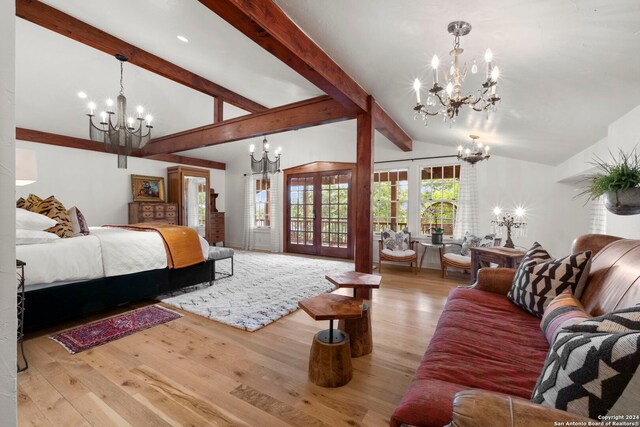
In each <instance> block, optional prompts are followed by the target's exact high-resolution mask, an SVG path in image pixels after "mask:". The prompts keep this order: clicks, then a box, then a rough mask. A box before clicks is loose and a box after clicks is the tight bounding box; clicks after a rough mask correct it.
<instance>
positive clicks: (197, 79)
mask: <svg viewBox="0 0 640 427" xmlns="http://www.w3.org/2000/svg"><path fill="white" fill-rule="evenodd" d="M16 16H18V17H20V18H22V19H25V20H27V21H30V22H32V23H34V24H37V25H40V26H41V27H44V28H47V29H49V30H51V31H54V32H56V33H58V34H61V35H63V36H66V37H69V38H71V39H73V40H76V41H78V42H80V43H83V44H86V45H87V46H91V47H93V48H95V49H98V50H100V51H102V52H105V53H108V54H109V55H115V54H117V53H121V54H123V55H125V56H126V57H127V58H129V62H131V63H132V64H135V65H137V66H138V67H141V68H144V69H146V70H149V71H151V72H153V73H156V74H159V75H161V76H163V77H166V78H167V79H169V80H173V81H175V82H177V83H181V84H183V85H185V86H188V87H190V88H191V89H194V90H197V91H199V92H203V93H206V94H208V95H211V96H216V97H222V98H224V101H225V102H228V103H230V104H233V105H235V106H236V107H239V108H242V109H244V110H247V111H250V112H252V113H253V112H258V111H264V110H266V109H267V108H266V107H265V106H263V105H260V104H258V103H257V102H254V101H252V100H250V99H247V98H245V97H244V96H242V95H239V94H237V93H235V92H233V91H231V90H229V89H227V88H224V87H222V86H220V85H218V84H216V83H213V82H212V81H209V80H207V79H205V78H204V77H201V76H199V75H197V74H195V73H192V72H191V71H188V70H185V69H184V68H181V67H179V66H177V65H175V64H172V63H171V62H169V61H166V60H164V59H162V58H159V57H157V56H155V55H153V54H151V53H149V52H146V51H144V50H142V49H139V48H137V47H136V46H133V45H132V44H130V43H127V42H125V41H123V40H120V39H118V38H116V37H114V36H112V35H110V34H107V33H105V32H104V31H102V30H100V29H98V28H96V27H93V26H91V25H89V24H87V23H85V22H82V21H80V20H79V19H76V18H74V17H73V16H70V15H67V14H66V13H64V12H61V11H59V10H58V9H55V8H53V7H51V6H49V5H47V4H45V3H42V2H40V1H36V0H16Z"/></svg>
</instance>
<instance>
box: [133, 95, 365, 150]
mask: <svg viewBox="0 0 640 427" xmlns="http://www.w3.org/2000/svg"><path fill="white" fill-rule="evenodd" d="M354 117H355V114H353V113H351V112H350V111H348V110H346V109H345V108H344V107H342V106H341V105H340V104H339V103H338V102H337V101H334V100H333V99H331V98H329V97H328V96H319V97H317V98H312V99H307V100H305V101H300V102H294V103H293V104H288V105H283V106H282V107H276V108H271V109H269V110H267V111H263V112H261V113H254V114H248V115H245V116H240V117H236V118H234V119H230V120H225V121H223V122H220V123H214V124H211V125H206V126H202V127H199V128H195V129H191V130H187V131H184V132H179V133H175V134H172V135H167V136H163V137H161V138H157V139H155V140H152V141H151V143H149V144H147V146H146V147H145V148H144V152H145V154H146V155H147V156H152V155H154V154H165V153H175V152H178V151H185V150H192V149H194V148H201V147H208V146H211V145H218V144H223V143H226V142H232V141H238V140H241V139H247V138H253V137H257V136H263V135H271V134H274V133H279V132H286V131H290V130H297V129H303V128H306V127H311V126H318V125H323V124H327V123H333V122H338V121H341V120H347V119H353V118H354Z"/></svg>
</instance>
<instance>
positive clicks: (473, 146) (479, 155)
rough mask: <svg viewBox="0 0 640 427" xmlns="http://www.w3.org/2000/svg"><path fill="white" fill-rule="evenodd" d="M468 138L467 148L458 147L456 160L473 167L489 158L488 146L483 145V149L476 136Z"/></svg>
mask: <svg viewBox="0 0 640 427" xmlns="http://www.w3.org/2000/svg"><path fill="white" fill-rule="evenodd" d="M469 138H471V142H469V143H467V147H463V146H462V145H459V146H458V160H464V161H465V162H469V163H471V164H472V165H475V164H476V163H478V162H480V161H482V160H486V159H488V158H489V157H491V154H489V146H488V145H485V146H484V147H483V145H482V143H481V142H478V140H479V139H480V137H479V136H478V135H469Z"/></svg>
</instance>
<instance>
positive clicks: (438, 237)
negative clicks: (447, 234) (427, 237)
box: [431, 233, 444, 245]
mask: <svg viewBox="0 0 640 427" xmlns="http://www.w3.org/2000/svg"><path fill="white" fill-rule="evenodd" d="M443 235H444V233H432V234H431V243H432V244H434V245H441V244H442V236H443Z"/></svg>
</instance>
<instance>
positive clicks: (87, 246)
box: [16, 235, 104, 286]
mask: <svg viewBox="0 0 640 427" xmlns="http://www.w3.org/2000/svg"><path fill="white" fill-rule="evenodd" d="M16 258H17V259H19V260H21V261H24V262H25V263H27V265H26V266H25V267H24V273H25V274H24V275H25V286H29V285H33V284H37V283H53V282H58V281H62V280H66V281H73V280H89V279H98V278H100V277H104V270H103V268H102V252H101V249H100V240H99V239H98V238H97V237H95V236H91V235H89V236H80V237H73V238H69V239H58V240H54V241H53V242H51V243H38V244H35V245H17V246H16Z"/></svg>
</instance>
